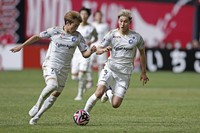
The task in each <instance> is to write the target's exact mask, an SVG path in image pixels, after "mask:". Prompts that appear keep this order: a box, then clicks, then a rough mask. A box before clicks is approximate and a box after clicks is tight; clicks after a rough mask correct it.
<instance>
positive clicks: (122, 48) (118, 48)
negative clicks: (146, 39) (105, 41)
mask: <svg viewBox="0 0 200 133" xmlns="http://www.w3.org/2000/svg"><path fill="white" fill-rule="evenodd" d="M114 50H115V51H120V50H125V51H128V50H133V48H125V47H114Z"/></svg>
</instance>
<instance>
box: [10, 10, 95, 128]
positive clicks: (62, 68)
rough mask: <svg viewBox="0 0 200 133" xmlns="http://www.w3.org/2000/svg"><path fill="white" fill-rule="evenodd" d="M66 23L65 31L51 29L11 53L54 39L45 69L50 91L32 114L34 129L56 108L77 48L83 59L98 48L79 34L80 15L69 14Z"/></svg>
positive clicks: (56, 28)
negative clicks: (48, 111) (41, 41)
mask: <svg viewBox="0 0 200 133" xmlns="http://www.w3.org/2000/svg"><path fill="white" fill-rule="evenodd" d="M64 21H65V25H64V26H63V27H52V28H49V29H47V30H46V31H43V32H41V33H40V34H39V35H33V36H32V37H31V38H29V39H28V40H27V41H25V42H24V43H23V44H21V45H19V46H16V47H14V48H12V49H11V51H12V52H14V53H15V52H18V51H20V50H21V49H22V48H23V47H25V46H27V45H29V44H32V43H34V42H36V41H38V40H40V39H43V38H50V39H51V42H50V44H49V48H48V51H47V54H46V58H45V61H44V63H43V66H42V69H43V77H44V79H45V82H46V87H45V88H44V89H43V90H42V92H41V94H40V96H39V98H38V100H37V102H36V104H35V105H34V106H33V107H32V109H31V110H30V111H29V115H30V116H31V117H32V118H31V120H30V121H29V124H30V125H35V124H36V123H37V121H38V120H39V118H40V117H41V116H42V114H43V113H44V112H45V111H46V110H48V109H49V108H50V107H51V106H52V105H53V104H54V102H55V101H56V99H57V97H58V96H59V95H60V93H61V92H62V91H63V88H64V86H65V83H66V80H67V76H68V73H69V72H70V68H71V59H72V57H73V53H74V51H75V49H76V47H78V48H79V50H80V51H81V53H82V56H83V57H85V58H88V57H89V56H90V55H91V54H92V53H94V52H95V51H96V47H92V48H91V49H89V47H88V46H87V44H86V43H85V40H84V39H83V36H82V35H81V34H80V33H79V32H78V31H76V30H77V28H78V26H79V24H80V23H81V22H82V19H81V16H80V14H79V13H78V12H76V11H69V12H67V13H66V14H65V16H64Z"/></svg>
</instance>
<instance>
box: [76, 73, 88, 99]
mask: <svg viewBox="0 0 200 133" xmlns="http://www.w3.org/2000/svg"><path fill="white" fill-rule="evenodd" d="M78 76H79V81H78V94H77V96H78V97H82V95H83V89H84V88H85V83H86V81H85V74H84V73H82V72H79V75H78Z"/></svg>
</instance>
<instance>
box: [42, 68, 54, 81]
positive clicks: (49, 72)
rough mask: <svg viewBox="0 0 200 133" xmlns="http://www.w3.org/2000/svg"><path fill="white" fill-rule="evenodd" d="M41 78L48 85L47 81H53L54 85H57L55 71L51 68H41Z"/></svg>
mask: <svg viewBox="0 0 200 133" xmlns="http://www.w3.org/2000/svg"><path fill="white" fill-rule="evenodd" d="M42 69H43V77H44V79H45V82H46V84H48V80H50V79H51V80H55V82H56V84H57V85H58V82H57V73H56V69H54V68H51V67H43V68H42Z"/></svg>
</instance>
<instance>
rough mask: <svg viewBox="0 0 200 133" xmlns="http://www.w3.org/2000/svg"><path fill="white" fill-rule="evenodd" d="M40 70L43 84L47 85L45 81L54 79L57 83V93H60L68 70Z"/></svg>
mask: <svg viewBox="0 0 200 133" xmlns="http://www.w3.org/2000/svg"><path fill="white" fill-rule="evenodd" d="M42 69H43V77H44V79H45V82H46V83H47V80H49V79H55V80H56V81H57V83H58V87H57V91H58V92H62V91H63V89H64V87H65V83H66V81H67V77H68V73H69V69H67V68H63V69H61V70H58V69H56V68H51V67H47V66H45V67H43V68H42Z"/></svg>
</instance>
